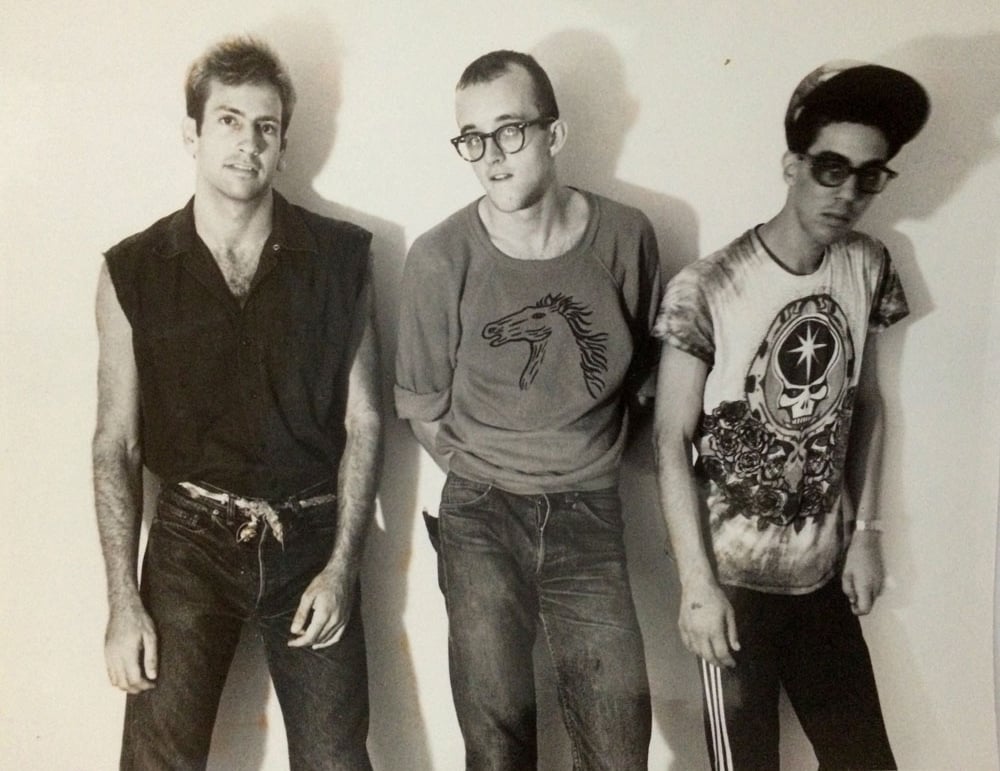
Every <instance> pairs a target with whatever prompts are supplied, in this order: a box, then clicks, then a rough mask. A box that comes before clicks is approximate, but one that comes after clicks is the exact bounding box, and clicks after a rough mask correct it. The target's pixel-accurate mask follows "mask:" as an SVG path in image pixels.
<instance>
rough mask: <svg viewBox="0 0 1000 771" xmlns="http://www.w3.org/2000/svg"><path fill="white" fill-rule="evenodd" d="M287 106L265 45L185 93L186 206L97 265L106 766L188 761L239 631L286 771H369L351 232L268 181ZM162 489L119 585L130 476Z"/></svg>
mask: <svg viewBox="0 0 1000 771" xmlns="http://www.w3.org/2000/svg"><path fill="white" fill-rule="evenodd" d="M293 106H294V92H293V90H292V84H291V81H290V80H289V78H288V74H287V72H286V71H285V69H284V67H283V66H282V65H281V63H280V62H279V61H278V59H277V58H276V57H275V55H274V54H273V53H272V52H271V51H270V50H269V49H268V48H267V47H266V46H265V45H263V44H261V43H259V42H257V41H255V40H253V39H250V38H236V39H231V40H226V41H223V42H222V43H220V44H219V45H217V46H215V47H213V48H211V49H209V50H208V51H207V52H206V53H205V55H204V56H203V57H202V58H200V59H199V60H198V61H196V62H195V63H194V64H193V65H192V67H191V69H190V71H189V74H188V80H187V115H188V117H187V119H186V120H185V123H184V142H185V145H186V146H187V148H188V150H189V152H190V153H191V155H192V157H193V158H194V163H195V171H196V180H195V194H194V198H193V199H192V200H191V201H190V202H189V203H188V205H187V206H186V207H185V208H184V209H181V210H180V211H178V212H175V213H173V214H171V215H169V216H167V217H165V218H164V219H161V220H160V221H159V222H157V223H155V224H154V225H152V226H151V227H150V228H149V229H147V230H145V231H143V232H142V233H139V234H136V235H134V236H131V237H130V238H127V239H126V240H124V241H122V242H121V243H120V244H118V245H117V246H115V247H114V248H112V249H110V250H109V251H108V252H107V254H106V260H105V264H104V267H103V269H102V271H101V276H100V280H99V285H98V295H97V320H98V328H99V334H100V363H99V371H98V376H99V401H98V418H97V431H96V434H95V437H94V479H95V490H96V506H97V518H98V525H99V529H100V534H101V543H102V547H103V550H104V557H105V562H106V566H107V577H108V598H109V605H110V618H109V620H108V629H107V638H106V643H105V654H106V658H107V666H108V674H109V676H110V678H111V682H112V683H113V684H114V685H116V686H117V687H119V688H122V689H123V690H126V691H127V692H128V693H129V696H128V701H127V706H126V713H125V732H124V741H123V747H122V758H121V766H122V768H129V769H132V768H134V769H143V770H147V769H153V768H156V769H161V768H162V769H182V768H183V769H189V768H192V769H193V768H204V767H205V763H206V758H207V755H208V750H209V741H210V739H211V735H212V726H213V723H214V720H215V713H216V709H217V707H218V703H219V697H220V695H221V692H222V688H223V684H224V683H225V679H226V673H227V670H228V669H229V665H230V662H231V660H232V656H233V653H234V651H235V648H236V644H237V641H238V638H239V635H240V629H241V627H242V625H243V623H244V622H245V621H247V620H249V621H251V622H252V623H253V624H254V625H255V626H256V628H257V630H258V631H259V633H260V635H261V636H262V637H263V640H264V644H265V647H266V652H267V660H268V666H269V668H270V671H271V677H272V679H273V682H274V686H275V690H276V691H277V694H278V699H279V701H280V703H281V707H282V711H283V714H284V719H285V728H286V732H287V735H288V747H289V755H290V761H291V767H292V768H303V769H305V768H308V769H319V768H326V769H333V768H337V769H359V768H370V764H369V762H368V756H367V752H366V749H365V739H366V735H367V727H368V684H367V670H366V664H365V644H364V632H363V629H362V622H361V615H360V606H359V599H360V598H359V594H358V589H357V583H358V571H359V567H360V562H361V554H362V547H363V543H364V538H365V533H366V530H367V527H368V522H369V519H370V516H371V513H372V509H373V506H374V493H375V480H376V473H377V468H376V467H377V458H378V455H379V442H380V439H379V436H380V427H381V413H380V405H379V401H378V388H377V383H376V370H377V358H378V355H377V350H376V341H375V337H374V330H373V325H372V311H371V297H370V291H369V286H368V284H369V280H368V254H369V243H370V240H371V235H370V234H369V233H368V232H366V231H364V230H362V229H361V228H358V227H356V226H354V225H352V224H350V223H346V222H338V221H335V220H330V219H326V218H323V217H320V216H318V215H316V214H312V213H310V212H307V211H305V210H304V209H300V208H299V207H297V206H293V205H291V204H289V203H288V202H287V201H286V200H285V199H284V198H282V197H281V196H280V195H279V194H278V193H277V192H275V191H274V190H272V187H271V185H272V182H273V180H274V176H275V174H276V173H277V171H278V170H279V169H280V168H281V165H282V155H283V153H284V150H285V132H286V130H287V128H288V122H289V120H290V118H291V115H292V108H293ZM143 464H145V466H146V467H148V468H149V470H150V471H152V472H153V473H154V474H156V475H157V476H158V477H159V478H160V480H161V482H162V490H161V492H160V497H159V500H158V504H157V511H156V517H155V519H154V521H153V524H152V527H151V529H150V534H149V541H148V545H147V549H146V554H145V558H144V562H143V571H142V587H141V589H139V588H138V587H137V584H136V566H137V564H136V563H137V551H138V540H139V525H140V520H141V513H142V502H141V498H142V493H141V491H142V481H141V476H142V465H143Z"/></svg>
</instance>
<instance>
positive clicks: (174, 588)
mask: <svg viewBox="0 0 1000 771" xmlns="http://www.w3.org/2000/svg"><path fill="white" fill-rule="evenodd" d="M335 506H336V503H331V504H326V505H322V506H316V507H315V508H311V509H303V510H302V511H300V512H298V513H297V514H296V515H295V516H290V517H289V518H288V520H287V521H284V520H283V522H282V524H283V525H284V530H285V534H284V545H282V544H280V543H278V542H277V540H276V539H275V537H274V534H273V532H272V531H271V529H270V528H269V527H266V526H263V527H261V528H260V531H259V532H258V533H257V535H256V536H255V537H253V538H252V539H250V540H248V541H246V542H245V543H238V542H237V540H236V535H235V533H234V530H233V525H232V522H226V521H225V517H224V516H223V514H222V513H220V512H219V510H218V509H217V508H216V507H214V506H212V505H210V504H206V503H204V502H201V501H195V500H191V499H190V498H186V497H184V496H183V495H181V494H179V493H178V492H177V491H176V490H175V489H174V488H166V489H164V491H163V492H162V494H161V496H160V500H159V502H158V505H157V513H156V518H155V519H154V521H153V525H152V528H151V530H150V535H149V543H148V545H147V548H146V556H145V558H144V563H143V575H142V587H141V592H142V598H143V603H144V604H145V607H146V610H147V612H148V613H149V614H150V616H151V617H152V619H153V622H154V624H155V626H156V633H157V637H158V643H159V645H158V652H159V676H158V677H157V679H156V687H155V688H154V689H152V690H150V691H145V692H143V693H141V694H137V695H130V696H129V697H128V700H127V702H126V709H125V731H124V740H123V743H122V757H121V767H122V768H123V769H137V770H138V769H142V771H148V770H149V769H203V768H204V767H205V764H206V761H207V756H208V750H209V743H210V741H211V737H212V728H213V725H214V723H215V715H216V711H217V709H218V705H219V699H220V697H221V695H222V690H223V686H224V685H225V681H226V674H227V672H228V670H229V666H230V663H231V662H232V658H233V654H234V652H235V650H236V645H237V642H238V641H239V636H240V631H241V628H242V626H243V624H244V622H245V621H247V620H249V621H251V622H252V623H253V624H254V625H255V626H256V628H257V629H258V630H259V632H260V635H261V636H262V637H263V640H264V647H265V651H266V655H267V663H268V669H269V670H270V673H271V679H272V681H273V683H274V688H275V691H276V692H277V695H278V701H279V703H280V704H281V711H282V715H283V717H284V723H285V731H286V734H287V737H288V752H289V760H290V764H291V768H292V769H351V771H353V770H354V769H370V768H371V765H370V763H369V761H368V755H367V751H366V749H365V739H366V737H367V734H368V676H367V669H366V660H365V640H364V631H363V626H362V620H361V608H360V594H359V593H356V600H355V607H354V609H353V611H352V613H351V619H350V622H349V624H348V627H347V630H346V631H345V632H344V635H343V637H342V638H341V639H340V641H339V642H337V643H334V644H333V645H331V646H329V647H327V648H322V649H319V650H312V649H304V648H290V647H288V644H287V643H288V641H289V639H290V638H291V634H290V632H289V628H290V627H291V625H292V617H293V616H294V615H295V610H296V608H297V606H298V602H299V599H300V598H301V595H302V592H303V591H304V590H305V588H306V586H307V585H308V584H309V582H310V581H311V580H312V578H313V577H314V576H315V575H316V574H317V573H318V572H319V571H320V570H321V569H322V568H323V566H324V565H325V564H326V562H327V560H328V559H329V557H330V553H331V550H332V547H333V540H334V533H335V528H336V515H335V513H334V512H333V511H332V510H331V509H332V508H333V507H335Z"/></svg>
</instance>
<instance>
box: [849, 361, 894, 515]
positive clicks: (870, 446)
mask: <svg viewBox="0 0 1000 771" xmlns="http://www.w3.org/2000/svg"><path fill="white" fill-rule="evenodd" d="M873 354H874V350H871V351H869V354H868V355H867V356H866V360H865V361H864V363H863V364H862V371H861V378H860V382H859V387H858V396H857V399H856V402H855V407H854V415H853V418H852V425H851V432H850V438H849V444H848V452H847V465H846V467H845V477H846V478H845V483H846V484H845V490H846V492H847V494H848V495H849V496H850V503H851V506H852V508H853V510H854V516H855V519H857V520H864V521H871V520H874V519H879V520H881V519H883V518H884V516H883V512H882V511H881V510H880V507H879V500H878V490H879V484H880V479H881V474H882V449H883V444H884V436H885V417H884V414H883V412H884V410H883V405H882V396H881V393H880V391H879V388H878V384H877V381H876V378H875V361H874V355H873Z"/></svg>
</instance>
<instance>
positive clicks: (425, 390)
mask: <svg viewBox="0 0 1000 771" xmlns="http://www.w3.org/2000/svg"><path fill="white" fill-rule="evenodd" d="M455 284H456V281H455V274H454V270H453V266H452V264H451V263H450V262H449V260H448V259H447V257H446V255H445V254H444V253H442V252H441V251H440V250H439V249H436V248H433V247H432V246H428V244H427V239H426V238H421V239H417V241H416V242H415V243H414V244H413V246H412V247H411V249H410V253H409V255H408V256H407V259H406V265H405V267H404V268H403V279H402V284H401V290H400V293H401V297H402V302H401V303H400V312H399V339H398V344H397V348H396V383H395V388H394V389H393V395H394V399H395V402H396V413H397V414H398V415H399V417H401V418H405V419H416V420H423V421H431V420H438V419H439V418H441V417H443V416H444V415H445V414H446V413H447V412H448V409H449V408H450V406H451V383H452V375H453V372H454V361H455V349H456V346H457V341H458V338H459V331H458V330H459V326H460V325H459V319H458V297H459V296H460V291H459V289H458V288H457V286H456V285H455Z"/></svg>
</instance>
